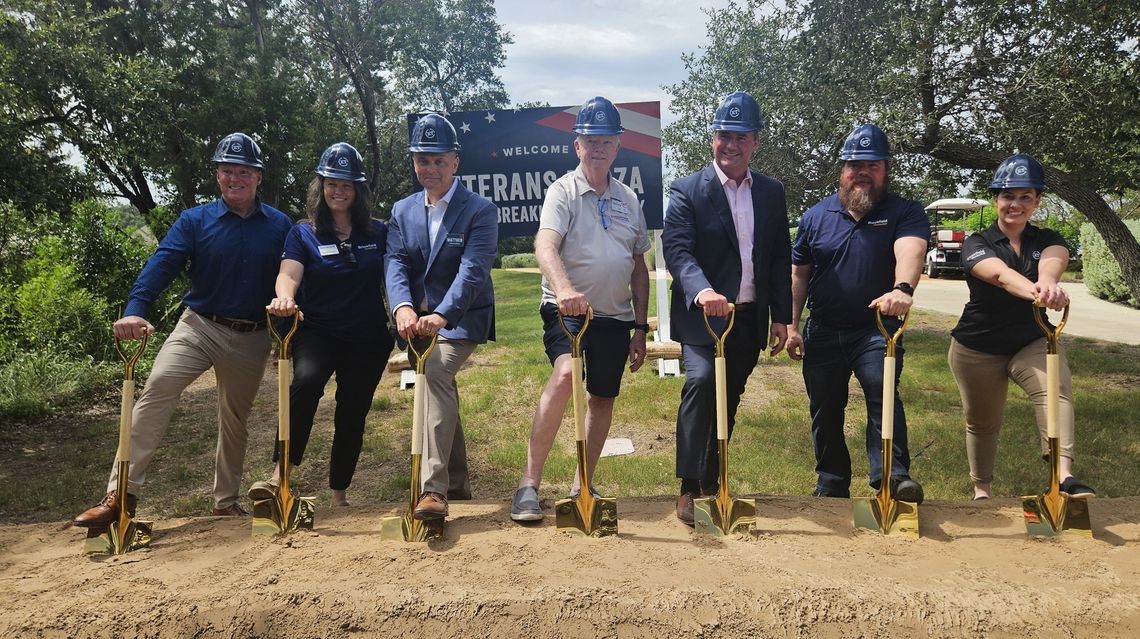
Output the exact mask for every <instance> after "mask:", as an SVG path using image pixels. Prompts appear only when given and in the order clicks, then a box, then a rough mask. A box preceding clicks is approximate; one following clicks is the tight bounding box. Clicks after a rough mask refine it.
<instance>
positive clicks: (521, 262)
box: [502, 253, 538, 268]
mask: <svg viewBox="0 0 1140 639" xmlns="http://www.w3.org/2000/svg"><path fill="white" fill-rule="evenodd" d="M502 263H503V268H538V260H536V259H535V257H534V253H515V254H514V255H504V256H503V260H502Z"/></svg>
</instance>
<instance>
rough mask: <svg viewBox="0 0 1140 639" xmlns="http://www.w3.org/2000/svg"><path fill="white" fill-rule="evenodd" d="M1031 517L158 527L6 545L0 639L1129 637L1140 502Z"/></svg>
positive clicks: (975, 511)
mask: <svg viewBox="0 0 1140 639" xmlns="http://www.w3.org/2000/svg"><path fill="white" fill-rule="evenodd" d="M1019 506H1020V504H1019V503H1018V502H1016V501H1014V500H994V501H993V502H990V503H986V504H984V505H982V506H977V505H974V504H948V503H938V502H935V503H930V504H927V505H924V506H922V508H921V511H920V517H921V529H922V533H923V538H921V539H919V540H906V539H900V538H894V537H891V538H885V537H881V536H879V535H877V534H874V533H869V532H865V531H853V530H852V527H851V523H850V503H849V502H847V501H846V500H829V499H828V500H824V499H813V498H788V497H763V498H761V501H760V508H759V513H760V520H759V527H758V531H757V532H754V533H753V534H751V535H747V536H745V535H741V536H737V537H732V538H728V539H724V540H721V539H711V538H705V537H695V536H693V535H692V533H691V532H690V531H689V529H688V528H686V527H684V526H682V525H681V524H680V523H678V522H677V521H676V520H675V519H674V517H673V513H672V504H671V503H670V500H669V499H668V498H666V497H660V498H642V499H621V500H619V508H620V512H621V519H620V529H621V533H620V535H619V536H617V537H609V538H604V539H581V538H573V537H570V536H568V535H564V534H560V533H558V532H556V531H555V529H554V525H553V523H554V522H553V517H552V516H548V517H547V519H546V521H545V522H542V523H541V524H540V525H539V526H537V527H522V526H518V525H516V524H514V523H512V522H511V521H510V520H509V519H508V517H507V511H506V509H507V507H508V504H507V503H506V502H467V503H453V504H452V515H453V517H454V521H453V522H452V523H451V524H449V527H448V531H447V536H446V538H445V539H444V540H442V541H441V542H433V543H432V544H431V545H426V544H418V545H416V544H403V543H385V542H381V541H380V539H379V537H378V534H377V530H378V519H379V517H380V516H382V515H384V514H386V513H387V512H389V511H386V510H381V509H376V508H367V507H359V508H348V509H339V510H328V509H321V510H319V511H318V512H317V529H316V530H315V531H314V532H304V533H299V534H295V535H293V536H291V537H287V538H280V539H266V538H257V539H252V538H251V537H250V534H249V530H250V528H249V526H250V524H249V520H248V519H245V520H243V521H236V520H218V519H212V518H193V519H171V520H164V521H158V522H156V533H155V539H154V544H153V546H152V548H151V549H149V550H143V551H139V552H135V553H131V554H128V555H125V556H120V557H114V558H103V559H88V558H85V557H84V556H82V555H81V554H80V548H81V545H82V538H83V534H82V531H80V530H77V529H74V528H63V527H62V526H63V524H61V523H55V524H36V525H23V526H7V527H4V528H2V529H0V548H3V549H4V550H3V551H2V554H0V592H3V593H5V599H6V601H5V605H4V611H3V612H0V636H4V637H17V636H19V637H41V636H42V637H85V636H115V637H160V636H161V637H189V636H194V637H252V636H272V637H349V636H389V637H390V636H400V635H404V636H421V637H518V636H528V637H529V636H533V637H559V636H568V637H571V636H572V637H593V636H596V637H664V636H680V635H682V634H684V635H688V636H693V637H743V636H764V637H767V636H771V637H862V636H872V635H881V636H887V635H889V636H892V637H910V636H913V637H944V636H965V637H1103V636H1111V637H1135V636H1140V552H1137V550H1138V548H1140V498H1138V497H1127V498H1119V499H1101V500H1098V501H1095V502H1093V505H1092V506H1091V509H1090V510H1091V516H1092V521H1093V525H1094V534H1095V535H1096V538H1095V539H1093V540H1089V539H1084V538H1077V537H1066V538H1059V539H1029V538H1026V536H1025V534H1024V527H1023V525H1022V522H1021V514H1020V508H1019Z"/></svg>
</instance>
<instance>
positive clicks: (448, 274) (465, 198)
mask: <svg viewBox="0 0 1140 639" xmlns="http://www.w3.org/2000/svg"><path fill="white" fill-rule="evenodd" d="M424 197H425V195H424V192H423V191H420V192H418V193H415V194H413V195H410V196H408V197H406V198H404V199H402V200H400V201H399V202H396V204H395V205H394V206H393V207H392V219H391V220H389V221H388V251H387V254H386V255H385V256H384V262H385V269H384V280H385V283H386V285H387V289H388V303H389V305H390V306H391V308H392V310H393V311H394V310H395V309H396V307H397V306H399V305H400V304H403V303H405V302H406V303H409V304H411V305H412V307H413V308H414V309H415V310H416V311H420V310H421V308H426V309H427V312H430V313H439V314H440V315H442V316H443V317H445V318H446V319H447V327H446V328H444V329H443V330H442V331H440V335H441V336H442V337H445V338H448V339H469V340H472V341H474V342H475V343H477V344H482V343H484V342H486V341H487V340H488V339H491V340H493V339H495V289H494V286H493V285H492V284H491V265H492V264H493V263H494V261H495V254H496V252H497V251H498V248H497V243H498V238H499V211H498V209H497V208H496V207H495V204H494V203H493V202H491V201H490V200H488V199H486V198H484V197H480V196H478V195H476V194H474V193H472V192H471V191H469V190H467V189H466V188H464V187H463V184H462V183H460V184H459V186H458V187H456V189H455V195H454V196H453V197H452V199H451V201H450V202H448V203H447V211H446V212H445V213H444V214H443V223H442V224H441V226H440V228H439V234H438V235H436V238H435V242H433V243H432V244H431V246H428V241H427V238H428V226H427V214H426V213H425V212H424Z"/></svg>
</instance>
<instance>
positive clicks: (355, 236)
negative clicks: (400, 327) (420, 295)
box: [281, 220, 388, 343]
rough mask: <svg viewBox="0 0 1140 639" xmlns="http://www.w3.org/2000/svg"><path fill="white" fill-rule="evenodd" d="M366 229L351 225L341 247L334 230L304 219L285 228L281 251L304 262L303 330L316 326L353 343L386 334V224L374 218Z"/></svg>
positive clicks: (300, 297)
mask: <svg viewBox="0 0 1140 639" xmlns="http://www.w3.org/2000/svg"><path fill="white" fill-rule="evenodd" d="M370 231H371V232H370V233H361V232H359V231H357V230H355V229H354V230H353V231H352V234H351V235H349V237H348V240H346V241H345V244H346V247H345V248H341V242H340V240H338V239H337V238H336V235H334V234H332V233H317V232H316V229H315V228H314V227H313V225H312V224H308V223H305V222H302V223H300V224H298V225H296V226H294V227H293V228H292V230H290V231H289V236H288V237H287V238H285V252H284V253H283V254H282V256H281V257H282V258H283V259H287V260H296V261H298V262H300V263H301V264H302V265H304V267H305V274H304V275H303V276H302V278H301V287H300V289H299V290H298V291H297V306H300V307H301V311H302V312H304V314H305V321H304V322H303V326H304V328H305V329H306V330H309V329H318V330H320V331H321V332H323V333H325V334H327V335H331V336H333V337H336V338H338V339H341V340H344V341H348V342H356V343H363V342H371V341H374V340H376V339H385V338H387V337H388V313H387V311H385V310H384V249H385V247H386V246H387V244H388V227H387V225H385V224H384V223H383V222H381V221H380V220H372V223H371V228H370ZM348 247H351V249H349V248H348Z"/></svg>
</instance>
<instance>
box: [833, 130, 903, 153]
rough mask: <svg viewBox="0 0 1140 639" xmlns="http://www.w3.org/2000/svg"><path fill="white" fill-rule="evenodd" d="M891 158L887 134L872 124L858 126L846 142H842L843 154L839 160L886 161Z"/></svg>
mask: <svg viewBox="0 0 1140 639" xmlns="http://www.w3.org/2000/svg"><path fill="white" fill-rule="evenodd" d="M890 157H891V144H890V142H887V134H886V133H883V130H882V129H880V128H879V127H877V126H875V125H874V124H860V125H859V126H857V127H855V130H854V131H852V132H851V135H849V136H847V140H846V141H844V142H843V152H842V153H840V154H839V159H840V160H843V161H845V162H846V161H848V160H886V159H889V158H890Z"/></svg>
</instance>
